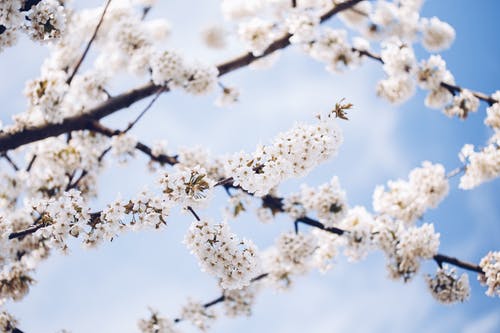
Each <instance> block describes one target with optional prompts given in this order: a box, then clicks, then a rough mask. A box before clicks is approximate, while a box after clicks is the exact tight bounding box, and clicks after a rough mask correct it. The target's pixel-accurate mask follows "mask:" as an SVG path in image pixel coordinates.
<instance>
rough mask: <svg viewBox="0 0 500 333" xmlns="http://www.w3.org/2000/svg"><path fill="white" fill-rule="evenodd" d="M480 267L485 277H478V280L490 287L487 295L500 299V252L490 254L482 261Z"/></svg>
mask: <svg viewBox="0 0 500 333" xmlns="http://www.w3.org/2000/svg"><path fill="white" fill-rule="evenodd" d="M479 266H480V267H481V269H482V270H483V272H484V275H482V274H480V275H478V279H479V281H481V282H482V283H483V284H485V285H486V286H488V290H487V291H486V295H488V296H492V297H493V296H499V297H500V252H498V251H497V252H493V251H491V252H489V253H488V254H487V255H486V256H485V257H484V258H483V259H481V261H480V263H479Z"/></svg>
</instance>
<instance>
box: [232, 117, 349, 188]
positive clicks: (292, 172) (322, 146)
mask: <svg viewBox="0 0 500 333" xmlns="http://www.w3.org/2000/svg"><path fill="white" fill-rule="evenodd" d="M341 143H342V134H341V132H340V129H339V128H338V126H337V125H336V123H335V121H334V116H333V115H332V114H328V116H326V117H319V122H318V124H317V125H315V126H314V125H306V124H297V125H295V126H294V127H293V128H292V129H290V130H288V131H287V132H285V133H281V134H279V135H278V136H277V137H276V138H275V139H274V140H273V144H272V145H269V146H261V147H258V148H257V151H255V152H254V153H253V154H248V153H245V152H240V153H237V154H234V155H233V156H232V157H231V158H229V159H228V160H227V163H226V166H225V168H226V174H227V175H231V176H232V177H233V178H234V184H235V185H239V186H241V187H242V188H243V189H245V190H247V191H248V192H250V193H254V194H255V195H256V196H264V195H266V194H267V193H269V191H270V190H271V189H272V188H273V187H276V186H277V185H278V184H279V183H280V182H282V181H283V180H285V179H288V178H291V177H299V176H303V175H304V174H306V173H307V172H309V171H310V170H311V169H312V168H313V167H314V166H316V165H317V164H319V163H321V162H324V161H326V160H327V159H329V158H330V157H332V156H335V155H336V153H337V151H338V148H339V146H340V144H341Z"/></svg>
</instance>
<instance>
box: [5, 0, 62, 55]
mask: <svg viewBox="0 0 500 333" xmlns="http://www.w3.org/2000/svg"><path fill="white" fill-rule="evenodd" d="M66 16H67V13H66V9H65V8H64V7H63V6H62V5H61V2H60V1H57V0H42V1H21V0H5V1H2V3H0V52H1V51H2V50H3V49H4V48H6V47H10V46H12V45H14V44H15V43H16V42H17V39H18V34H19V33H21V32H23V33H26V34H27V35H28V36H30V37H31V39H33V40H35V41H39V42H45V41H49V40H54V39H58V38H60V37H61V36H62V35H63V34H64V33H65V28H66V20H67V17H66Z"/></svg>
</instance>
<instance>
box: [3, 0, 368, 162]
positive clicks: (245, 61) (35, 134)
mask: <svg viewBox="0 0 500 333" xmlns="http://www.w3.org/2000/svg"><path fill="white" fill-rule="evenodd" d="M360 1H362V0H349V1H346V2H343V3H341V4H338V5H336V6H335V7H334V8H332V9H331V10H329V11H328V12H326V13H325V14H324V15H322V16H321V22H324V21H326V20H328V19H329V18H331V17H333V16H334V15H336V14H337V13H339V12H341V11H343V10H346V9H348V8H350V7H352V6H354V5H356V4H357V3H359V2H360ZM290 37H291V35H290V34H286V35H284V36H283V37H282V38H279V39H277V40H275V41H274V42H273V43H271V45H269V47H268V48H267V49H266V50H265V51H264V53H263V54H262V55H261V56H258V57H256V56H254V55H252V54H251V53H246V54H244V55H242V56H240V57H237V58H235V59H232V60H230V61H227V62H225V63H222V64H220V65H218V66H217V69H218V70H219V76H222V75H225V74H227V73H229V72H232V71H234V70H237V69H239V68H242V67H245V66H247V65H249V64H251V63H253V62H254V61H256V60H258V59H260V58H263V57H265V56H267V55H269V54H271V53H273V52H274V51H277V50H279V49H283V48H286V47H287V46H289V45H290V41H289V38H290ZM159 89H164V90H165V92H166V91H168V90H169V89H168V88H165V87H160V86H156V85H154V84H153V83H149V84H146V85H144V86H142V87H139V88H136V89H133V90H131V91H128V92H125V93H123V94H121V95H118V96H115V97H112V98H110V99H108V100H107V101H105V102H103V103H101V104H100V105H99V106H97V107H95V108H93V109H90V110H88V111H87V112H85V113H84V114H81V115H78V116H74V117H70V118H66V119H65V120H64V121H63V122H62V123H60V124H45V125H40V126H35V127H29V128H25V129H23V130H21V131H19V132H15V133H1V134H0V152H3V151H7V150H10V149H15V148H18V147H20V146H22V145H25V144H28V143H32V142H35V141H38V140H43V139H46V138H48V137H52V136H58V135H60V134H63V133H67V132H71V131H77V130H83V129H86V128H87V126H88V124H89V122H90V121H93V120H99V119H101V118H104V117H106V116H108V115H110V114H112V113H115V112H117V111H119V110H121V109H123V108H126V107H129V106H130V105H132V104H133V103H135V102H137V101H139V100H141V99H144V98H146V97H148V96H151V95H153V94H155V93H157V92H158V90H159Z"/></svg>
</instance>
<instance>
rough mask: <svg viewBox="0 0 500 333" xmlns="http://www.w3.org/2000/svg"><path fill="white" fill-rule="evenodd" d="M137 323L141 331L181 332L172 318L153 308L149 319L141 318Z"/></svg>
mask: <svg viewBox="0 0 500 333" xmlns="http://www.w3.org/2000/svg"><path fill="white" fill-rule="evenodd" d="M137 325H138V326H139V329H140V330H141V333H179V330H178V329H176V328H175V327H174V323H173V321H172V320H170V319H168V318H165V317H161V316H160V314H159V313H158V312H156V311H153V310H151V316H150V317H149V318H148V319H141V320H139V322H138V323H137Z"/></svg>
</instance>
